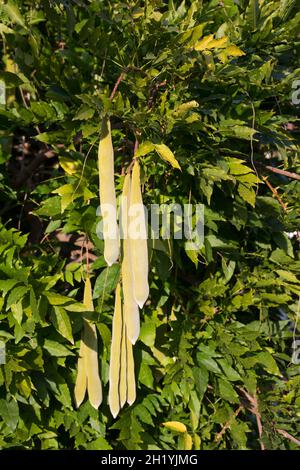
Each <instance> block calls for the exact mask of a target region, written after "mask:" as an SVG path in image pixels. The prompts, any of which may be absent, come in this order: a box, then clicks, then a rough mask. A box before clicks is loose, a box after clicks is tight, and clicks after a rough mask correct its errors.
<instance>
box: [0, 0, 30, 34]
mask: <svg viewBox="0 0 300 470" xmlns="http://www.w3.org/2000/svg"><path fill="white" fill-rule="evenodd" d="M2 8H3V9H4V11H5V12H6V13H7V14H8V16H9V17H10V19H11V20H12V22H13V23H17V24H19V25H20V26H22V27H23V28H25V29H26V25H25V22H24V19H23V17H22V14H21V12H20V10H19V8H18V7H17V5H16V4H15V2H13V1H12V0H8V2H7V3H6V5H3V6H2Z"/></svg>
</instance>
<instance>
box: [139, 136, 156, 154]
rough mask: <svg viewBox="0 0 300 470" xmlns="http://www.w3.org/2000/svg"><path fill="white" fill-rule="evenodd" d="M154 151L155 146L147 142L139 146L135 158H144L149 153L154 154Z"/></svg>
mask: <svg viewBox="0 0 300 470" xmlns="http://www.w3.org/2000/svg"><path fill="white" fill-rule="evenodd" d="M152 150H154V144H152V142H149V141H148V140H146V141H145V142H142V143H141V144H140V145H139V148H138V149H137V151H136V153H135V157H143V156H144V155H147V154H148V153H150V152H152Z"/></svg>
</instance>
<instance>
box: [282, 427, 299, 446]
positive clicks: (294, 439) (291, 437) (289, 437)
mask: <svg viewBox="0 0 300 470" xmlns="http://www.w3.org/2000/svg"><path fill="white" fill-rule="evenodd" d="M276 431H277V432H278V433H279V434H281V435H282V436H283V437H286V438H287V439H289V440H290V441H292V442H294V443H295V444H297V445H298V446H300V441H299V439H296V437H294V436H292V435H291V434H290V433H288V432H287V431H285V430H284V429H276Z"/></svg>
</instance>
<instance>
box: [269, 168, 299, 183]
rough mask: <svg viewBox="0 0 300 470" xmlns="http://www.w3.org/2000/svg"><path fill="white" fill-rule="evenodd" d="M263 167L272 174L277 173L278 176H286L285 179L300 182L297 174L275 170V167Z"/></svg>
mask: <svg viewBox="0 0 300 470" xmlns="http://www.w3.org/2000/svg"><path fill="white" fill-rule="evenodd" d="M263 166H264V168H266V170H268V171H271V172H272V173H278V174H279V175H283V176H286V177H287V178H291V179H294V180H299V181H300V175H298V173H292V172H290V171H286V170H280V169H279V168H275V167H273V166H270V165H263Z"/></svg>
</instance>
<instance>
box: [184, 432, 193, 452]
mask: <svg viewBox="0 0 300 470" xmlns="http://www.w3.org/2000/svg"><path fill="white" fill-rule="evenodd" d="M183 441H184V444H183V445H184V450H192V447H193V439H192V436H191V435H190V434H188V433H187V432H186V433H185V435H184V438H183Z"/></svg>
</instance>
